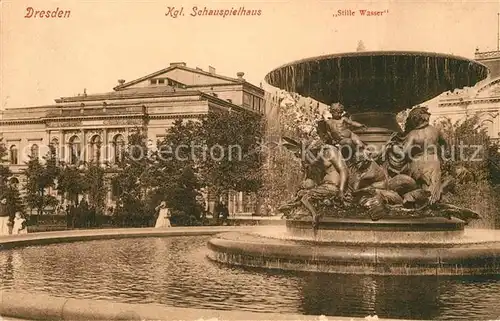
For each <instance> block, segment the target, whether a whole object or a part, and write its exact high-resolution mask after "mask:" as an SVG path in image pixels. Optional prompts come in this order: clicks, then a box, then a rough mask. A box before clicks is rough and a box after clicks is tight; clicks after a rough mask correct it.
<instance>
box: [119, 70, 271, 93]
mask: <svg viewBox="0 0 500 321" xmlns="http://www.w3.org/2000/svg"><path fill="white" fill-rule="evenodd" d="M174 69H181V70H185V71H189V72H192V73H196V74H200V75H203V76H208V77H213V78H218V79H221V80H226V81H229V82H231V83H232V84H241V83H245V84H247V85H250V86H251V87H254V88H257V89H260V90H262V91H264V89H262V88H260V87H258V86H255V85H254V84H251V83H249V82H246V81H245V80H244V79H240V78H232V77H227V76H222V75H218V74H215V73H210V72H208V71H204V70H201V69H194V68H190V67H186V66H184V65H181V64H175V65H171V66H169V67H167V68H164V69H161V70H158V71H156V72H153V73H151V74H149V75H146V76H144V77H140V78H137V79H134V80H131V81H129V82H126V83H123V84H121V85H118V86H116V87H114V88H113V90H115V91H122V90H124V89H127V87H129V86H132V85H135V84H137V83H140V82H142V81H145V80H148V79H149V78H153V77H156V76H159V75H161V74H164V73H166V72H168V71H171V70H174ZM214 85H218V84H214ZM186 87H188V88H189V87H191V86H190V85H187V86H186ZM193 87H200V85H196V86H193Z"/></svg>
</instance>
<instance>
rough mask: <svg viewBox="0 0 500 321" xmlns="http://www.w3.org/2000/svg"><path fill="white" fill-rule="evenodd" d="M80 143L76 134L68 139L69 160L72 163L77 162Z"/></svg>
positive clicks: (80, 147)
mask: <svg viewBox="0 0 500 321" xmlns="http://www.w3.org/2000/svg"><path fill="white" fill-rule="evenodd" d="M81 149H82V146H81V143H80V138H79V137H78V136H76V135H75V136H73V137H71V138H70V139H69V150H70V154H69V162H70V164H72V165H76V164H78V161H79V160H80V154H81Z"/></svg>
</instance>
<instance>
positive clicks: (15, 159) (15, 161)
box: [10, 145, 19, 165]
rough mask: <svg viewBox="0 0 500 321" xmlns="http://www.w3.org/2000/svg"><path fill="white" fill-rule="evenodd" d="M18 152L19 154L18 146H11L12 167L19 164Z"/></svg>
mask: <svg viewBox="0 0 500 321" xmlns="http://www.w3.org/2000/svg"><path fill="white" fill-rule="evenodd" d="M18 156H19V155H18V152H17V146H16V145H12V146H10V163H11V164H12V165H17V164H18V162H19V158H18Z"/></svg>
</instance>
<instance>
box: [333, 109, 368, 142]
mask: <svg viewBox="0 0 500 321" xmlns="http://www.w3.org/2000/svg"><path fill="white" fill-rule="evenodd" d="M330 113H331V115H332V117H331V118H330V119H326V120H325V122H326V131H327V135H328V138H329V140H330V142H329V143H330V144H333V145H336V144H339V145H340V146H352V147H355V148H356V147H357V148H359V149H363V148H364V147H365V146H366V145H365V143H364V142H363V141H362V140H361V139H360V138H359V136H358V135H356V134H355V133H353V132H352V131H351V129H350V127H351V128H359V129H365V128H366V126H365V125H363V124H361V123H358V122H356V121H353V120H351V119H349V118H348V117H345V116H344V106H342V105H341V104H339V103H334V104H332V105H331V106H330Z"/></svg>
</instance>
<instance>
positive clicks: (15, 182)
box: [9, 177, 19, 188]
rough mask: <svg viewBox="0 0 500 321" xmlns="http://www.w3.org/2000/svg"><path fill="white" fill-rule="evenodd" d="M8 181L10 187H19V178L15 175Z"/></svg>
mask: <svg viewBox="0 0 500 321" xmlns="http://www.w3.org/2000/svg"><path fill="white" fill-rule="evenodd" d="M9 183H10V185H11V186H12V187H14V188H18V187H19V180H18V179H17V178H16V177H12V178H11V179H10V180H9Z"/></svg>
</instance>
